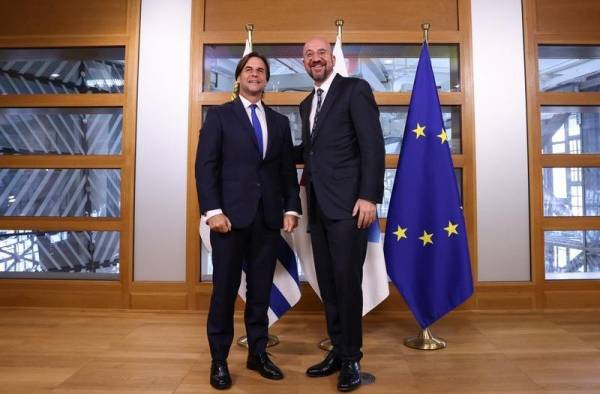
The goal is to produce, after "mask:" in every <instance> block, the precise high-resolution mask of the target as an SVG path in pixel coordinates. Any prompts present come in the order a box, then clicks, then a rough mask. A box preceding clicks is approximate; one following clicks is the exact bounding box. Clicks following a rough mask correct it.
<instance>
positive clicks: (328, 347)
mask: <svg viewBox="0 0 600 394" xmlns="http://www.w3.org/2000/svg"><path fill="white" fill-rule="evenodd" d="M319 349H321V350H325V351H326V352H330V351H332V350H333V345H332V344H331V339H329V338H325V339H323V340H322V341H321V342H319Z"/></svg>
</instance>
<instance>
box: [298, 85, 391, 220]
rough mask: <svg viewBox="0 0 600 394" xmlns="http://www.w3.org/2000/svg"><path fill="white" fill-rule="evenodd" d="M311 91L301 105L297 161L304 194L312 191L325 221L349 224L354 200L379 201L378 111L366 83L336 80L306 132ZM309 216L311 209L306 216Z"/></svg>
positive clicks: (380, 152) (380, 135) (382, 163)
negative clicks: (342, 221)
mask: <svg viewBox="0 0 600 394" xmlns="http://www.w3.org/2000/svg"><path fill="white" fill-rule="evenodd" d="M313 96H314V91H313V93H311V94H310V95H309V96H308V97H306V98H305V99H304V100H303V101H302V103H301V104H300V116H301V117H302V145H301V147H298V148H296V152H295V153H296V161H297V162H302V163H304V171H305V175H304V179H305V184H306V192H307V196H308V197H309V198H308V199H307V200H308V201H309V203H310V201H311V198H310V195H311V193H312V192H313V190H312V189H313V188H314V193H315V194H316V196H317V200H318V202H319V205H320V207H321V209H322V210H323V213H324V214H325V216H326V217H328V218H329V219H333V220H341V219H349V218H351V217H352V209H353V208H354V204H355V203H356V200H357V199H358V198H362V199H365V200H369V201H371V202H374V203H380V202H381V200H382V198H383V176H384V171H385V147H384V142H383V133H382V131H381V124H380V123H379V109H378V107H377V104H376V103H375V98H374V97H373V93H372V91H371V87H370V86H369V84H368V83H367V82H366V81H364V80H362V79H360V78H345V77H342V76H340V75H336V76H335V77H334V79H333V81H332V83H331V85H330V87H329V90H328V91H327V95H326V96H325V100H324V101H323V103H322V106H321V110H320V112H319V116H318V117H317V124H316V125H315V127H314V131H313V133H312V134H311V133H310V122H309V116H310V110H311V104H312V100H313ZM310 212H312V211H311V210H310V209H309V213H310Z"/></svg>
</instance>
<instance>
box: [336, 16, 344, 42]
mask: <svg viewBox="0 0 600 394" xmlns="http://www.w3.org/2000/svg"><path fill="white" fill-rule="evenodd" d="M335 26H336V27H337V38H339V39H340V40H341V39H342V29H343V28H344V20H343V19H342V18H340V19H336V21H335Z"/></svg>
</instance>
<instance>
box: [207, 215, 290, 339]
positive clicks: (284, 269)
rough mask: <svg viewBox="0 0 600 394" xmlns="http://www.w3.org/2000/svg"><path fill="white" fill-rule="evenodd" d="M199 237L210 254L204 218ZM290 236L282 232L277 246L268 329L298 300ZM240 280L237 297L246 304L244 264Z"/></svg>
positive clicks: (210, 249)
mask: <svg viewBox="0 0 600 394" xmlns="http://www.w3.org/2000/svg"><path fill="white" fill-rule="evenodd" d="M200 237H201V238H202V244H203V245H204V247H205V248H206V249H207V250H208V251H209V252H211V251H212V247H211V245H210V228H209V227H208V224H207V223H206V218H205V217H204V216H203V217H201V218H200ZM291 242H292V240H291V236H290V235H289V234H287V233H285V232H284V231H282V232H281V236H280V237H279V243H278V245H277V265H276V266H275V274H274V275H273V286H272V287H271V297H270V300H269V311H268V315H269V327H270V326H271V325H273V323H275V322H276V321H277V320H279V318H281V316H283V315H284V314H285V313H286V312H287V311H288V310H290V309H291V308H292V307H293V306H294V305H296V304H297V303H298V301H299V300H300V295H301V294H300V282H299V280H298V263H297V261H296V256H295V255H294V251H293V250H292V248H291V247H290V244H291ZM241 275H242V279H241V282H240V288H239V290H238V295H239V296H240V297H241V298H242V300H244V302H246V273H245V264H244V266H243V267H242V272H241Z"/></svg>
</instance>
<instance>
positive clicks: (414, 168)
mask: <svg viewBox="0 0 600 394" xmlns="http://www.w3.org/2000/svg"><path fill="white" fill-rule="evenodd" d="M384 252H385V259H386V266H387V272H388V275H389V276H390V278H391V280H392V282H393V283H394V285H395V286H396V287H397V288H398V290H399V291H400V293H401V294H402V296H403V297H404V299H405V301H406V303H407V304H408V306H409V308H410V310H411V311H412V313H413V315H414V317H415V319H416V320H417V322H418V323H419V325H420V326H421V327H422V328H426V327H428V326H430V325H431V324H432V323H434V322H435V321H437V320H438V319H440V318H441V317H442V316H444V315H445V314H447V313H448V312H450V311H451V310H453V309H454V308H456V307H457V306H459V305H460V304H462V303H463V302H464V301H465V300H467V298H469V297H470V296H471V294H472V293H473V279H472V276H471V263H470V258H469V249H468V243H467V232H466V228H465V222H464V215H463V211H462V206H461V199H460V194H459V189H458V186H457V182H456V176H455V173H454V167H453V164H452V155H451V152H450V147H449V134H448V133H447V132H446V130H445V129H444V122H443V118H442V111H441V107H440V102H439V97H438V94H437V88H436V84H435V78H434V74H433V69H432V66H431V59H430V57H429V50H428V47H427V44H426V43H424V44H423V46H422V49H421V54H420V57H419V63H418V66H417V72H416V76H415V82H414V85H413V91H412V96H411V100H410V106H409V110H408V117H407V121H406V128H405V131H404V137H403V141H402V149H401V151H400V158H399V160H398V168H397V171H396V177H395V179H394V186H393V189H392V194H391V198H390V205H389V211H388V217H387V225H386V231H385V242H384Z"/></svg>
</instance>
